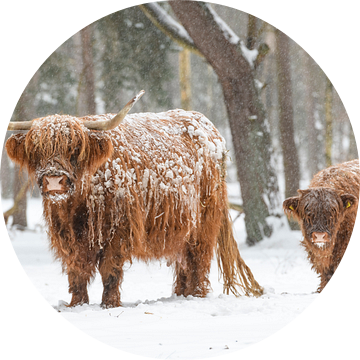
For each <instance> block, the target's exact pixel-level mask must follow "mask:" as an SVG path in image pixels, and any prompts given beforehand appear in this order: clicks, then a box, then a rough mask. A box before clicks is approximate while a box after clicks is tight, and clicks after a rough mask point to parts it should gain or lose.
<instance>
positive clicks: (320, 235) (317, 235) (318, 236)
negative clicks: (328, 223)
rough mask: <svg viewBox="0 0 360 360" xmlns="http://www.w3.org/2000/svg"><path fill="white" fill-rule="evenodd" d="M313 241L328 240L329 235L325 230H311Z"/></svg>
mask: <svg viewBox="0 0 360 360" xmlns="http://www.w3.org/2000/svg"><path fill="white" fill-rule="evenodd" d="M312 241H313V242H329V241H330V239H329V235H328V233H327V232H313V233H312Z"/></svg>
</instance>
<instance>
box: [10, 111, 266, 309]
mask: <svg viewBox="0 0 360 360" xmlns="http://www.w3.org/2000/svg"><path fill="white" fill-rule="evenodd" d="M110 116H114V115H112V114H107V115H101V116H88V117H84V118H80V119H78V118H74V117H70V116H66V115H62V116H59V115H54V116H50V117H46V118H42V119H38V120H36V121H34V125H33V127H32V128H31V130H30V131H29V132H28V134H27V135H26V136H24V135H15V136H13V137H12V138H10V140H9V141H8V142H7V145H6V147H7V151H8V154H9V156H10V157H11V158H12V159H13V160H15V161H17V162H18V163H20V164H21V165H24V166H26V167H27V169H28V171H29V173H30V175H34V176H35V177H36V180H37V182H38V183H39V186H40V187H41V186H42V181H41V178H42V176H43V174H45V173H46V176H52V175H51V174H52V172H54V173H59V172H60V174H65V175H66V176H67V177H68V179H69V183H71V185H69V191H68V192H67V193H66V194H60V195H59V196H50V195H47V194H45V196H44V198H43V203H44V218H45V220H46V222H47V225H48V235H49V238H50V243H51V249H52V250H53V252H54V254H55V257H56V258H58V259H59V260H60V261H61V263H62V267H63V271H64V272H65V273H66V274H67V275H68V278H69V292H70V293H72V294H73V298H72V301H71V304H70V305H71V306H72V305H76V304H81V303H84V302H88V295H87V290H86V286H87V284H88V283H89V282H90V281H91V279H92V278H93V277H94V275H95V272H96V268H98V269H99V272H100V274H101V276H102V280H103V284H104V293H103V305H104V306H119V305H120V293H119V291H118V287H119V285H121V282H122V279H123V265H124V263H125V262H129V263H132V261H133V259H139V260H142V261H145V262H149V261H152V260H160V259H162V258H165V259H166V260H167V264H168V265H169V266H172V267H173V269H174V293H175V294H177V295H184V296H188V295H192V296H201V297H203V296H205V295H206V294H207V293H208V291H209V290H210V282H209V280H208V275H209V271H210V266H211V260H212V258H213V256H214V253H216V255H217V261H218V265H219V276H222V277H223V280H224V292H225V293H227V294H229V292H232V293H233V294H235V295H236V296H239V295H240V294H241V293H242V292H243V293H244V294H245V295H255V296H259V295H261V294H262V288H261V287H260V286H259V284H258V283H257V282H256V280H255V279H254V277H253V275H252V273H251V271H250V269H249V268H248V267H247V266H246V264H245V262H244V261H243V260H242V258H241V256H240V254H239V251H238V248H237V244H236V241H235V239H234V237H233V233H232V228H231V220H230V218H229V212H228V200H227V190H226V184H225V176H226V169H225V163H226V150H225V143H224V140H223V138H222V137H221V135H220V134H219V133H218V131H217V130H216V128H215V127H214V126H213V125H212V124H211V122H210V121H209V120H208V119H206V118H205V117H204V116H203V115H202V114H199V113H196V112H184V111H181V110H174V111H169V112H167V113H160V114H149V113H147V114H135V115H128V116H127V117H126V121H125V122H124V123H123V124H121V125H120V126H119V127H118V128H116V129H114V130H112V131H107V132H103V131H90V130H88V129H86V128H85V127H84V126H83V125H82V121H84V120H86V121H92V120H94V121H96V120H98V119H101V120H102V119H104V118H109V117H110ZM54 176H56V175H54Z"/></svg>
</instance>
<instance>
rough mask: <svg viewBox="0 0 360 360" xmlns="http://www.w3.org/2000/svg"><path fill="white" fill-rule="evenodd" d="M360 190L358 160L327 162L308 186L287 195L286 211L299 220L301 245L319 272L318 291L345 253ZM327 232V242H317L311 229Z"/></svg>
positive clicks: (326, 281) (313, 266) (353, 222)
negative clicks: (335, 163)
mask: <svg viewBox="0 0 360 360" xmlns="http://www.w3.org/2000/svg"><path fill="white" fill-rule="evenodd" d="M359 190H360V168H359V160H352V161H348V162H345V163H343V164H339V165H334V166H330V167H329V168H327V169H324V170H322V171H320V172H319V173H318V174H316V175H315V176H314V178H313V179H312V181H311V182H310V185H309V188H308V189H307V190H298V192H299V196H296V197H292V198H289V199H286V200H285V201H284V204H283V207H284V211H285V213H286V214H287V215H288V216H289V217H291V216H293V217H294V218H295V219H296V220H297V221H298V222H299V224H300V226H301V229H302V233H303V240H302V242H301V243H302V245H303V246H304V248H305V250H306V251H307V254H308V259H309V261H310V263H311V265H312V268H313V269H314V270H315V271H316V272H317V273H318V274H319V275H320V280H321V281H320V286H319V288H318V292H321V291H322V290H323V288H324V287H325V285H326V284H327V283H328V281H329V280H330V279H331V277H332V275H333V274H334V272H335V270H336V269H337V267H338V266H339V264H340V261H341V259H342V257H343V255H344V253H345V250H346V248H347V246H348V243H349V241H350V237H351V234H352V231H353V228H354V224H355V218H356V214H357V208H358V199H359ZM313 232H321V233H324V234H325V233H326V234H327V235H326V236H327V237H329V240H330V241H329V242H327V243H322V244H320V245H321V246H320V245H319V244H317V243H314V241H312V233H313Z"/></svg>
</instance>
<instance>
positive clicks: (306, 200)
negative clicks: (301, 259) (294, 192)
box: [283, 187, 358, 249]
mask: <svg viewBox="0 0 360 360" xmlns="http://www.w3.org/2000/svg"><path fill="white" fill-rule="evenodd" d="M298 193H299V196H295V197H291V198H288V199H286V200H285V201H284V202H283V208H284V212H285V214H286V215H287V216H289V217H291V216H292V217H294V218H295V219H296V220H297V221H298V222H299V224H300V226H301V228H302V231H303V234H304V238H305V241H306V242H307V243H308V244H311V245H316V246H318V247H320V248H322V249H326V248H329V247H330V246H331V244H332V245H333V244H334V241H335V239H336V235H337V232H338V229H339V226H340V224H341V222H342V221H343V219H344V216H345V215H346V213H349V212H353V211H354V212H356V208H357V203H358V199H357V198H356V196H354V195H351V194H343V195H339V194H338V193H337V192H336V191H335V190H333V189H330V188H325V187H319V188H312V189H308V190H298Z"/></svg>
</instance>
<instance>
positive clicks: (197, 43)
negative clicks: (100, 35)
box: [141, 1, 278, 245]
mask: <svg viewBox="0 0 360 360" xmlns="http://www.w3.org/2000/svg"><path fill="white" fill-rule="evenodd" d="M169 4H170V6H171V8H172V10H173V11H174V13H175V15H176V17H177V18H178V19H179V21H180V23H181V24H179V23H178V22H176V21H175V20H174V19H173V18H171V17H170V16H169V15H168V14H167V13H166V12H164V10H163V9H162V8H161V7H160V6H159V5H158V4H156V3H152V4H146V5H141V7H142V9H143V11H145V13H146V14H147V15H148V16H149V18H150V19H152V20H153V22H154V23H155V24H156V25H157V26H158V27H160V28H161V29H162V30H163V31H164V32H166V33H167V34H169V36H171V37H172V38H173V39H174V40H175V41H177V42H179V43H180V44H181V45H182V46H183V47H187V48H189V49H190V50H192V51H194V52H195V53H197V54H199V53H200V55H201V56H203V57H204V58H205V59H206V60H207V61H208V63H209V64H210V65H211V66H212V68H213V69H214V71H215V73H216V74H217V76H218V80H219V82H220V84H221V86H222V90H223V94H224V99H225V105H226V109H227V114H228V119H229V123H230V129H231V134H232V141H233V146H234V152H235V160H236V166H237V175H238V179H239V182H240V187H241V195H242V200H243V209H244V213H245V224H246V231H247V240H246V241H247V243H248V244H249V245H252V244H255V243H256V242H257V241H260V240H261V239H263V237H264V235H265V236H269V235H270V234H271V228H270V227H269V225H268V224H267V222H266V218H267V217H268V216H269V215H270V212H273V211H274V209H275V208H276V206H277V205H278V184H277V177H276V174H275V171H274V169H273V165H272V164H273V161H272V156H273V150H272V146H271V140H270V134H269V127H268V121H267V119H266V115H265V111H264V109H263V106H262V104H261V102H260V99H259V93H258V89H257V87H256V82H255V74H254V67H255V63H256V62H257V59H258V58H257V56H258V55H259V51H257V50H253V51H251V50H249V49H248V48H247V47H246V46H245V44H244V42H243V41H241V40H240V39H239V38H238V37H237V35H236V34H234V33H233V31H232V30H231V29H230V28H229V27H228V26H227V25H226V23H225V22H224V21H223V20H222V19H220V18H219V16H218V15H217V14H216V13H215V11H214V10H213V9H212V7H211V6H210V5H208V4H206V3H202V2H197V1H171V2H169ZM259 48H260V46H259Z"/></svg>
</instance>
